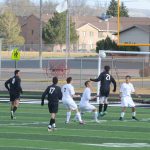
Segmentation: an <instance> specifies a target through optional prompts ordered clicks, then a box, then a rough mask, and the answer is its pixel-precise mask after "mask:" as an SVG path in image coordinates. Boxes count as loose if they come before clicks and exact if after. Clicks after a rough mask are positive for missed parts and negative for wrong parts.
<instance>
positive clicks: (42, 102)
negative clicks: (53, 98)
mask: <svg viewBox="0 0 150 150" xmlns="http://www.w3.org/2000/svg"><path fill="white" fill-rule="evenodd" d="M48 92H49V87H47V89H46V90H45V91H44V93H43V94H42V98H41V105H42V106H43V105H44V99H45V97H46V95H47V94H48Z"/></svg>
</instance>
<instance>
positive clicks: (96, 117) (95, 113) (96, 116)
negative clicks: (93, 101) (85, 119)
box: [93, 106, 99, 122]
mask: <svg viewBox="0 0 150 150" xmlns="http://www.w3.org/2000/svg"><path fill="white" fill-rule="evenodd" d="M94 107H95V106H94ZM93 112H94V120H95V122H99V120H98V112H97V108H96V107H95V108H94V109H93Z"/></svg>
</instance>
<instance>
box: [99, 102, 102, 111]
mask: <svg viewBox="0 0 150 150" xmlns="http://www.w3.org/2000/svg"><path fill="white" fill-rule="evenodd" d="M102 108H103V104H99V113H100V112H102Z"/></svg>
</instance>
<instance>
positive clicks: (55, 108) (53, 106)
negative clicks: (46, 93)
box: [48, 103, 58, 113]
mask: <svg viewBox="0 0 150 150" xmlns="http://www.w3.org/2000/svg"><path fill="white" fill-rule="evenodd" d="M48 109H49V112H50V113H57V112H58V103H48Z"/></svg>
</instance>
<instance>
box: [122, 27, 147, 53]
mask: <svg viewBox="0 0 150 150" xmlns="http://www.w3.org/2000/svg"><path fill="white" fill-rule="evenodd" d="M120 43H134V44H150V24H149V25H134V26H131V27H129V28H126V29H124V30H122V31H120ZM140 49H141V51H150V47H149V46H140Z"/></svg>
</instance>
